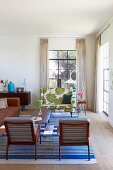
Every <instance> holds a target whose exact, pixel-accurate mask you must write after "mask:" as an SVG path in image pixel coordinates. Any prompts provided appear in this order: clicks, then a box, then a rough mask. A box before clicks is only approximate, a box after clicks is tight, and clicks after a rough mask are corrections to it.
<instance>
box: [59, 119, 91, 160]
mask: <svg viewBox="0 0 113 170" xmlns="http://www.w3.org/2000/svg"><path fill="white" fill-rule="evenodd" d="M89 125H90V123H89V120H88V119H87V118H84V119H80V118H78V119H76V120H60V121H59V130H58V131H59V160H60V159H61V151H60V150H61V146H83V145H87V147H88V160H90V149H89Z"/></svg>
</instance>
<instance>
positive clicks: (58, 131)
mask: <svg viewBox="0 0 113 170" xmlns="http://www.w3.org/2000/svg"><path fill="white" fill-rule="evenodd" d="M57 135H58V136H59V135H60V127H58V128H57Z"/></svg>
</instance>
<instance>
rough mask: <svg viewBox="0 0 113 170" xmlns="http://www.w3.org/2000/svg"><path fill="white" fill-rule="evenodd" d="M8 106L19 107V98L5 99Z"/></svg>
mask: <svg viewBox="0 0 113 170" xmlns="http://www.w3.org/2000/svg"><path fill="white" fill-rule="evenodd" d="M7 104H8V106H17V107H20V99H19V98H7Z"/></svg>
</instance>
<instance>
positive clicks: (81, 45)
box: [76, 38, 87, 99]
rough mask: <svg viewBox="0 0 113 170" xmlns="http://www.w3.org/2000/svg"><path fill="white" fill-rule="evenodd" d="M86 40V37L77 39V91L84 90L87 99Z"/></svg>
mask: <svg viewBox="0 0 113 170" xmlns="http://www.w3.org/2000/svg"><path fill="white" fill-rule="evenodd" d="M85 41H86V40H85V39H84V38H77V39H76V50H77V75H78V77H77V92H83V93H84V95H85V99H87V88H86V42H85Z"/></svg>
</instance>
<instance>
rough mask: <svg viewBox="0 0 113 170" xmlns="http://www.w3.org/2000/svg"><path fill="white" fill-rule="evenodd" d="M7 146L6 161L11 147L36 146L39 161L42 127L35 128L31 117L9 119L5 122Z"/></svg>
mask: <svg viewBox="0 0 113 170" xmlns="http://www.w3.org/2000/svg"><path fill="white" fill-rule="evenodd" d="M4 124H5V129H6V135H7V146H6V159H7V160H8V149H9V146H10V145H35V160H37V141H38V138H39V136H40V126H39V125H38V126H37V127H35V124H34V119H33V118H31V117H7V118H6V119H5V120H4Z"/></svg>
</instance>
